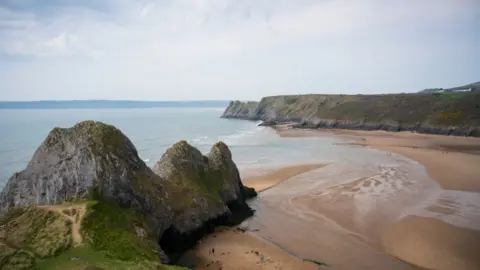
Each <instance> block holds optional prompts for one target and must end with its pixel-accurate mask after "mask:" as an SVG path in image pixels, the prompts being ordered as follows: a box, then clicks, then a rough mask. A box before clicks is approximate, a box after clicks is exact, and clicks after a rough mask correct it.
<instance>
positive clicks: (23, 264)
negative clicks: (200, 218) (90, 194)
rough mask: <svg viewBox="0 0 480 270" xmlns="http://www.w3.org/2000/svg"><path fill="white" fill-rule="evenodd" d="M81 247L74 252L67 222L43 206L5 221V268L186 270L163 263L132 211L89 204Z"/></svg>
mask: <svg viewBox="0 0 480 270" xmlns="http://www.w3.org/2000/svg"><path fill="white" fill-rule="evenodd" d="M86 204H87V212H86V214H85V216H84V218H83V221H82V228H81V232H82V235H83V238H84V242H83V244H82V245H80V246H78V247H72V245H71V243H72V240H71V231H70V230H71V227H70V225H71V224H70V223H69V220H68V219H65V218H64V217H62V215H61V214H58V213H56V212H53V211H48V210H47V209H42V208H38V207H31V208H25V209H16V210H15V211H11V212H10V213H9V215H7V216H6V217H4V218H2V220H0V258H1V260H0V268H1V269H184V268H181V267H175V266H166V265H162V264H160V261H159V259H158V256H157V255H156V248H157V246H156V244H155V239H154V238H152V234H151V232H150V231H149V230H148V227H147V226H146V225H145V224H144V222H143V219H142V217H141V216H140V215H139V214H137V213H136V212H134V211H133V210H129V209H123V208H120V207H118V206H116V205H113V204H108V203H104V202H97V201H89V202H86Z"/></svg>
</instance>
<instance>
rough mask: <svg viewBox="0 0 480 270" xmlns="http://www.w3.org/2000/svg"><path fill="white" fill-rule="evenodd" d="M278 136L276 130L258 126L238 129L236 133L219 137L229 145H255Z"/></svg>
mask: <svg viewBox="0 0 480 270" xmlns="http://www.w3.org/2000/svg"><path fill="white" fill-rule="evenodd" d="M276 137H277V136H276V134H275V131H273V130H271V129H267V128H265V127H258V126H256V127H255V128H253V129H247V130H238V131H237V132H236V133H234V134H229V135H224V136H219V138H218V139H219V140H220V141H223V142H224V143H226V144H227V145H229V146H253V145H261V144H264V143H266V142H268V141H270V140H272V139H275V138H276Z"/></svg>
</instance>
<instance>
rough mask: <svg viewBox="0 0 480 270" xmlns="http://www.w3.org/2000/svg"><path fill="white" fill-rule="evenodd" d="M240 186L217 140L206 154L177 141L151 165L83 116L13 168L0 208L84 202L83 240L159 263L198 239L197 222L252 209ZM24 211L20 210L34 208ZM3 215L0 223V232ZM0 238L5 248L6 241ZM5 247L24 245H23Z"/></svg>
mask: <svg viewBox="0 0 480 270" xmlns="http://www.w3.org/2000/svg"><path fill="white" fill-rule="evenodd" d="M247 191H250V190H249V189H246V188H244V186H243V185H242V183H241V180H240V177H239V174H238V170H237V167H236V166H235V163H234V162H233V161H232V157H231V153H230V150H229V149H228V147H227V146H226V145H225V144H223V143H221V142H219V143H217V144H215V145H214V146H213V147H212V150H211V152H210V153H209V154H208V155H206V156H203V155H202V154H201V153H200V152H199V151H198V150H197V149H195V148H194V147H192V146H190V145H188V143H186V142H184V141H182V142H179V143H177V144H175V145H174V146H172V147H171V148H170V149H169V150H168V151H167V152H166V153H165V154H164V155H163V156H162V158H161V160H160V161H159V162H158V163H157V164H156V165H155V169H154V170H152V169H150V168H149V167H148V166H147V165H146V164H145V163H144V162H143V161H142V160H141V159H140V158H139V156H138V154H137V150H136V149H135V147H134V146H133V144H132V143H131V141H130V140H129V139H128V138H127V137H126V136H125V135H124V134H123V133H122V132H121V131H120V130H118V129H117V128H115V127H113V126H111V125H107V124H104V123H101V122H94V121H85V122H81V123H79V124H77V125H75V126H74V127H72V128H67V129H60V128H55V129H54V130H52V131H51V132H50V134H49V135H48V136H47V138H46V139H45V141H44V142H43V143H42V144H41V145H40V147H39V148H38V149H37V150H36V152H35V153H34V155H33V157H32V159H31V161H30V162H29V164H28V165H27V167H26V168H25V170H23V171H21V172H19V173H15V174H14V175H13V176H12V177H11V178H10V179H9V180H8V182H7V184H6V185H5V187H4V189H3V190H2V192H1V193H0V215H3V216H5V217H11V213H12V211H13V212H15V211H17V209H23V207H27V208H28V209H34V208H31V206H36V207H37V208H38V207H40V206H43V205H45V207H50V206H52V205H59V204H60V205H61V204H65V203H66V202H74V203H76V204H79V203H80V204H84V205H87V206H88V207H87V206H86V209H87V210H86V212H87V214H86V215H85V217H83V218H82V219H83V222H82V224H83V225H82V227H83V229H82V230H80V234H81V235H82V236H83V237H84V238H85V239H86V240H87V241H86V243H85V244H86V245H87V246H89V247H92V248H93V249H94V250H99V251H102V252H107V253H109V254H110V253H111V254H114V255H112V256H113V258H115V259H118V260H127V259H131V256H130V255H131V254H135V256H133V257H134V259H135V260H142V258H143V260H145V259H148V260H153V261H154V259H152V255H151V254H154V257H155V258H157V259H158V261H159V262H160V259H161V261H162V262H169V261H171V259H172V258H175V256H177V255H178V254H179V253H181V252H183V251H184V250H185V249H186V248H188V247H189V246H191V245H192V244H193V243H194V242H195V241H196V240H198V238H199V237H201V236H202V234H203V233H205V232H206V231H205V227H208V228H210V227H211V226H215V225H217V224H232V223H235V222H232V220H236V219H238V220H243V219H244V218H245V217H248V216H250V215H252V214H253V212H252V210H251V209H250V208H249V207H248V206H247V205H246V203H245V199H246V196H245V195H246V193H247ZM238 206H240V207H238ZM35 209H36V208H35ZM29 211H30V210H28V211H27V212H22V213H33V214H35V213H37V212H29ZM32 211H33V210H32ZM33 214H32V215H33ZM37 214H38V213H37ZM22 215H23V214H22ZM32 215H28V216H32ZM33 216H35V215H33ZM26 219H28V218H26ZM11 221H12V219H6V221H4V222H3V223H2V224H0V233H1V232H2V230H3V231H5V228H7V227H8V226H10V225H11V224H12V223H11ZM113 221H115V222H113ZM66 222H67V223H68V220H67V221H66ZM60 223H61V222H60ZM8 224H10V225H8ZM117 224H123V225H122V226H123V227H122V226H120V227H119V225H117ZM7 225H8V226H7ZM34 233H35V232H34ZM0 236H1V235H0ZM33 236H34V237H36V235H35V234H34V235H33ZM29 237H32V235H30V234H29ZM42 237H46V238H48V237H49V236H48V235H43V236H42ZM42 237H41V238H42ZM139 237H140V238H142V237H143V238H142V239H143V240H142V239H140V240H139ZM1 240H2V238H1V237H0V242H1V243H3V244H5V245H4V246H6V247H9V248H10V249H12V245H11V244H8V243H9V242H11V241H3V242H2V241H1ZM149 243H153V245H151V244H149ZM13 246H14V247H17V249H14V250H26V251H28V252H30V253H31V252H32V251H31V248H30V247H29V246H28V245H20V249H18V246H19V245H13ZM1 247H2V246H1V245H0V248H1ZM69 247H70V244H68V245H66V246H65V249H68V248H69ZM152 249H153V251H152ZM15 252H17V251H15ZM18 252H19V251H18ZM59 252H63V249H61V250H60V251H59ZM152 252H153V253H152ZM9 254H10V253H9ZM22 254H23V253H22ZM122 254H123V255H122ZM128 254H130V255H128ZM50 255H52V254H50ZM172 255H175V256H172ZM33 257H34V258H37V259H38V258H42V259H43V257H39V256H33ZM47 257H48V256H47ZM145 269H149V268H145Z"/></svg>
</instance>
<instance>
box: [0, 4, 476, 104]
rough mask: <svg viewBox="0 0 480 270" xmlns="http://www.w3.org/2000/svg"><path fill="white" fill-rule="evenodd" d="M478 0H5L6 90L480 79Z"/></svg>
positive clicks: (247, 94) (99, 95)
mask: <svg viewBox="0 0 480 270" xmlns="http://www.w3.org/2000/svg"><path fill="white" fill-rule="evenodd" d="M479 20H480V0H391V1H385V0H316V1H315V0H164V1H148V0H84V1H82V0H77V1H74V0H36V1H35V0H0V100H39V99H135V100H186V99H188V100H193V99H241V100H248V99H259V98H261V97H262V96H267V95H276V94H287V93H291V94H300V93H389V92H412V91H417V90H420V89H423V88H429V87H449V86H456V85H460V84H465V83H469V82H474V81H479V80H480V22H479Z"/></svg>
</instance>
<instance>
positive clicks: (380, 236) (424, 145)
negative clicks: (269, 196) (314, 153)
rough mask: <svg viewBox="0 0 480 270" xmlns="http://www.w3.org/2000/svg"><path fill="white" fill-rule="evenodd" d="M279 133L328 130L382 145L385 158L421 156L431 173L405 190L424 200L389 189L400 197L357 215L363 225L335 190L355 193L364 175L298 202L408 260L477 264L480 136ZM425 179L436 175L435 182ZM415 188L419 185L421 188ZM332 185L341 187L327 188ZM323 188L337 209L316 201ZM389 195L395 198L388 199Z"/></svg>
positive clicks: (441, 265)
mask: <svg viewBox="0 0 480 270" xmlns="http://www.w3.org/2000/svg"><path fill="white" fill-rule="evenodd" d="M278 132H279V134H280V135H281V136H296V137H308V136H333V137H336V138H342V139H345V140H348V141H349V142H346V143H345V144H349V145H351V146H352V147H358V146H360V147H370V148H374V149H378V150H382V151H385V152H386V153H387V155H388V156H391V155H392V154H391V153H394V154H399V155H402V156H405V157H408V158H410V159H412V160H415V161H417V162H419V163H420V164H421V165H423V166H424V167H425V169H426V171H427V173H428V176H429V177H428V179H424V178H423V177H418V178H420V179H416V181H415V182H411V183H410V190H411V191H410V192H417V196H424V197H425V200H419V201H418V202H413V203H412V201H411V200H412V199H414V197H413V196H410V194H409V193H406V192H404V191H402V190H400V189H399V190H398V191H396V192H395V194H394V196H395V199H398V198H399V197H400V198H401V197H404V198H405V200H404V202H403V203H402V200H399V201H398V203H395V204H392V208H390V207H386V208H385V207H384V208H383V209H382V208H381V207H377V209H376V210H375V211H370V213H369V214H368V215H367V216H364V217H363V218H362V220H363V223H365V224H366V226H364V228H363V229H362V228H361V227H362V226H361V225H360V223H361V222H356V221H355V216H356V215H358V207H355V204H352V203H351V201H350V200H348V199H346V200H345V199H341V197H342V195H341V193H344V192H345V190H348V189H350V191H354V192H355V195H353V196H358V194H357V193H356V192H358V187H359V185H358V184H359V183H358V182H361V183H362V185H364V184H365V180H364V179H358V180H357V181H356V182H357V183H356V182H355V181H352V182H350V183H348V184H343V185H342V186H341V187H340V188H339V186H338V185H333V186H330V187H327V188H324V189H323V190H322V192H320V193H317V196H314V197H313V198H314V199H313V200H312V201H310V202H309V201H308V200H303V204H307V205H308V204H310V206H309V207H310V209H315V208H316V209H317V210H316V212H317V213H322V214H325V215H327V216H328V217H329V218H331V219H332V220H335V221H336V222H338V223H339V224H340V225H341V226H342V228H349V229H352V230H353V231H355V232H356V233H360V237H365V238H366V239H365V242H369V243H370V244H371V245H372V246H376V247H377V249H378V250H383V251H385V252H388V253H389V254H391V255H392V256H394V257H396V258H399V259H401V260H403V261H406V262H409V263H411V264H414V265H417V266H420V267H424V268H428V269H480V257H479V256H478V250H480V193H478V192H480V166H479V164H480V152H479V151H478V150H479V149H480V139H478V138H461V137H445V136H435V135H423V134H414V133H407V132H402V133H390V132H383V131H347V130H335V131H330V130H326V131H310V130H289V129H288V128H285V127H283V128H280V130H279V131H278ZM410 168H412V167H410ZM319 173H320V172H319ZM372 181H374V180H369V182H372ZM377 181H378V180H377ZM429 181H430V182H433V181H436V182H437V183H438V185H439V186H438V187H437V186H435V185H432V184H431V183H429ZM374 182H375V181H374ZM380 184H381V183H380V182H375V183H374V185H380ZM368 185H371V183H367V186H368ZM421 189H424V191H420V192H419V190H421ZM328 190H330V192H329V191H328ZM332 190H340V192H336V193H335V192H333V193H332V192H331V191H332ZM404 190H405V189H404ZM412 190H415V191H412ZM327 193H328V194H329V196H330V197H331V198H330V199H328V200H326V201H329V202H335V203H336V204H338V203H341V204H344V207H343V211H341V213H339V211H338V209H339V207H338V206H336V207H335V209H333V211H332V209H331V207H323V205H324V204H321V203H320V202H321V201H325V200H323V199H324V198H322V197H325V196H321V195H325V194H327ZM310 197H312V196H310ZM297 200H301V199H297ZM392 200H394V198H391V199H389V200H388V202H386V203H391V201H392ZM326 201H325V202H326ZM357 206H358V205H357ZM389 208H390V209H389ZM385 211H387V212H388V213H386V212H385ZM392 212H403V213H401V214H392ZM369 220H372V221H374V222H369ZM375 220H376V221H375ZM375 232H377V233H375ZM375 268H376V267H375Z"/></svg>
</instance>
